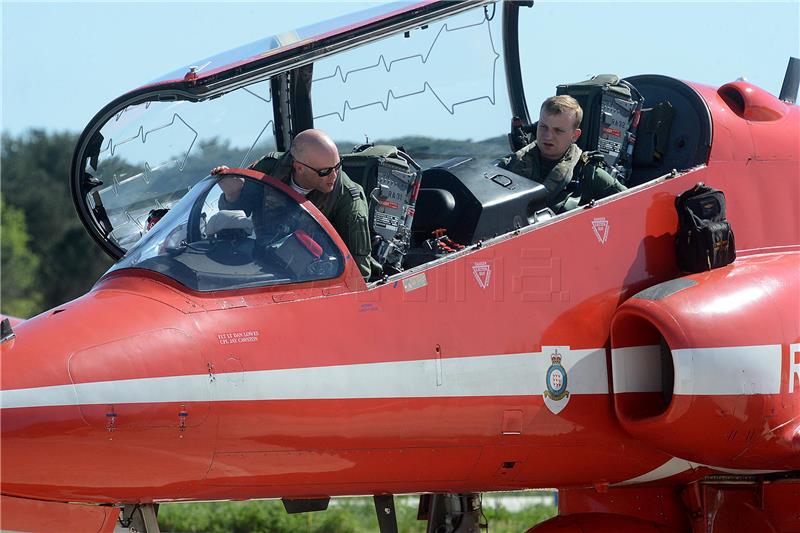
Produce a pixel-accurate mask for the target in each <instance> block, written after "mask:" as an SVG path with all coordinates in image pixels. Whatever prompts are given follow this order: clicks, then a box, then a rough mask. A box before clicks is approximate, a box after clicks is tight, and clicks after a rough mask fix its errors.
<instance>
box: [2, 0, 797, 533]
mask: <svg viewBox="0 0 800 533" xmlns="http://www.w3.org/2000/svg"><path fill="white" fill-rule="evenodd" d="M520 8H521V6H520V3H512V2H506V3H497V4H491V3H489V2H475V1H469V2H464V1H462V2H444V3H440V2H430V1H422V2H416V3H410V4H391V5H387V6H381V7H378V8H374V9H371V10H368V11H366V12H364V13H362V14H360V15H357V16H354V17H349V18H345V19H339V20H336V21H332V22H331V23H327V24H319V25H314V26H310V27H307V28H303V29H301V30H297V31H295V32H291V33H287V34H283V35H280V36H275V37H270V38H268V39H265V40H263V41H259V42H256V43H253V44H252V45H248V46H245V47H242V48H239V49H236V50H233V51H231V52H228V53H225V54H221V55H219V56H215V57H212V58H209V59H207V60H204V61H201V62H198V63H197V64H194V65H192V66H191V67H187V68H185V69H181V70H179V71H177V72H175V73H172V74H169V75H167V76H165V77H164V78H162V79H160V80H157V81H155V82H153V83H151V84H149V85H146V86H144V87H141V88H139V89H137V90H134V91H132V92H129V93H127V94H125V95H123V96H121V97H120V98H118V99H116V100H114V101H113V102H111V103H110V104H108V105H107V106H106V107H104V108H103V109H102V110H101V111H100V112H99V113H98V114H97V115H96V117H95V118H94V119H93V120H92V121H91V122H90V123H89V124H88V126H87V127H86V129H85V130H84V132H83V135H82V136H81V138H80V140H79V144H78V146H77V148H76V152H75V157H74V160H73V168H72V178H71V179H72V188H73V196H74V200H75V203H76V206H77V210H78V213H79V216H80V218H81V220H82V221H83V222H84V224H85V225H86V227H87V230H88V231H89V233H90V234H91V235H92V237H93V238H94V239H95V240H96V241H97V242H98V244H99V245H101V246H102V247H103V248H104V249H105V250H106V251H108V253H109V254H111V255H112V256H113V257H115V258H117V259H119V262H118V263H117V264H116V265H115V266H114V267H112V268H111V269H110V270H109V272H108V273H107V274H106V275H104V276H103V277H102V278H101V279H100V280H99V281H98V282H97V284H96V285H95V286H94V287H93V288H92V290H91V291H90V292H89V293H88V294H86V295H85V296H83V297H81V298H78V299H77V300H75V301H72V302H69V303H66V304H64V305H62V306H59V307H58V308H56V309H53V310H50V311H47V312H45V313H42V314H41V315H39V316H37V317H34V318H32V319H30V320H25V321H17V320H14V321H13V322H10V323H6V324H4V326H3V343H2V367H3V372H2V391H1V392H0V394H1V396H0V400H1V401H0V403H1V405H2V529H4V530H18V531H56V530H59V531H92V532H101V531H112V530H113V529H114V528H115V525H116V524H117V523H118V521H119V523H120V524H121V525H120V526H119V527H120V529H122V528H123V526H124V527H126V528H127V527H132V526H135V527H136V528H138V530H139V531H143V530H145V531H148V532H150V533H152V532H153V531H157V529H158V526H157V523H156V522H155V516H156V510H157V505H156V504H158V503H160V502H174V501H192V500H204V501H205V500H241V499H255V498H282V499H283V500H284V503H285V505H286V508H287V510H288V511H290V512H299V511H311V510H318V509H321V508H324V507H325V506H326V505H327V501H328V499H329V498H330V497H331V496H339V495H374V497H375V501H376V505H377V507H378V509H379V513H378V515H379V523H380V527H381V531H384V532H389V531H393V530H395V529H396V522H395V520H394V516H393V512H394V507H393V503H392V502H393V498H392V495H394V494H404V493H422V494H423V496H422V497H421V501H420V511H421V516H423V517H427V519H428V521H429V522H428V523H429V529H428V530H429V531H474V530H476V528H477V527H478V521H479V518H478V517H479V515H480V512H479V505H478V502H479V500H478V499H477V496H476V495H477V494H478V493H480V492H485V491H504V490H519V489H528V488H536V487H557V488H558V489H559V500H558V503H559V515H558V516H557V517H555V518H553V519H551V520H549V521H547V522H545V523H543V524H540V525H538V526H536V527H534V528H533V529H532V531H535V532H536V533H548V532H555V531H559V532H560V531H583V532H590V533H601V532H611V531H632V532H645V531H648V532H651V531H662V532H677V531H692V532H694V533H700V532H705V533H721V532H754V531H781V532H790V531H800V479H798V474H799V473H800V275H799V274H798V273H799V272H800V214H799V213H800V211H799V210H798V199H799V198H800V175H799V174H800V161H799V160H798V151H799V150H800V133H799V132H800V111H798V107H797V106H795V105H793V100H794V96H792V95H791V93H792V92H794V93H795V95H796V82H792V81H791V77H792V75H793V74H792V72H793V71H791V69H790V71H789V72H788V73H787V79H788V80H789V81H787V82H786V83H785V86H786V87H787V89H786V90H785V91H784V94H782V95H781V97H780V98H776V97H775V96H773V95H771V94H768V93H767V92H765V91H764V90H762V89H760V88H758V87H756V86H754V85H751V84H750V83H748V82H746V81H736V82H732V83H728V84H726V85H723V86H722V87H719V88H715V87H708V86H705V85H700V84H696V83H687V82H683V81H679V80H676V79H673V78H669V77H665V76H659V75H642V76H633V77H630V78H627V79H626V80H624V81H618V80H616V79H615V78H613V77H607V78H600V80H603V79H605V80H606V81H605V82H603V83H589V84H586V85H581V86H575V85H572V86H563V87H560V88H559V92H567V93H569V94H575V95H576V96H578V97H582V98H584V100H583V102H584V104H585V105H584V107H585V108H586V116H585V117H584V124H583V130H584V136H583V137H582V138H581V141H580V142H584V143H587V144H585V145H584V147H585V148H596V149H599V150H600V151H601V153H602V155H603V157H604V158H606V159H607V160H608V159H609V158H610V160H611V163H612V164H617V169H616V170H617V171H618V172H619V175H620V177H621V179H624V180H625V182H626V184H627V186H628V190H627V191H625V192H622V193H618V194H615V195H613V196H611V197H608V198H605V199H602V200H599V201H592V202H584V203H585V205H582V206H580V207H579V208H577V209H573V210H571V211H568V212H566V213H562V214H554V213H552V211H550V210H548V209H547V208H546V202H545V198H544V196H545V193H546V191H544V189H543V187H542V186H541V185H539V184H537V183H535V182H532V181H530V180H527V179H526V178H524V177H521V176H517V175H514V174H512V173H510V172H508V171H506V170H504V169H503V168H500V167H499V166H498V165H497V164H496V163H497V161H496V160H492V159H491V158H489V157H485V156H484V155H481V153H479V152H477V151H473V152H469V153H451V152H448V153H447V154H446V156H447V157H451V156H452V158H451V159H449V160H447V161H444V162H442V160H443V159H446V158H447V157H439V156H440V155H441V152H435V151H434V153H432V154H429V155H426V154H424V153H419V152H420V150H419V149H418V150H417V153H413V151H412V153H410V157H413V158H416V159H417V160H418V161H420V163H421V165H420V166H421V167H423V168H424V170H423V171H419V172H418V167H415V166H414V165H413V164H411V161H410V158H406V157H405V156H404V155H403V154H402V153H401V151H391V149H390V150H389V151H388V152H386V153H385V154H384V156H374V157H369V156H368V155H365V154H370V153H372V154H374V153H375V152H379V151H380V150H384V151H385V150H386V149H385V148H380V147H371V148H368V149H367V150H366V151H365V152H359V153H356V154H352V155H346V156H344V157H343V160H344V162H345V169H346V170H347V171H348V174H349V175H350V176H351V177H353V178H354V179H355V180H356V181H359V182H360V183H361V184H362V185H363V186H364V189H365V191H366V192H367V195H368V197H370V201H371V203H372V208H373V212H372V217H371V218H373V219H374V220H371V223H372V224H373V226H372V229H373V232H374V233H375V235H376V237H377V241H376V242H377V243H378V246H376V249H375V251H374V254H375V256H376V260H378V261H379V262H382V263H383V265H384V276H383V277H379V278H378V279H375V280H373V281H369V282H365V281H364V279H363V278H362V276H361V274H360V273H359V269H358V267H357V266H356V265H355V263H354V261H353V259H352V258H351V257H350V255H349V252H348V250H347V248H346V247H345V246H344V244H343V242H342V239H341V238H340V236H339V235H338V234H337V233H336V231H335V230H334V229H333V227H332V225H331V224H330V223H329V222H328V220H327V219H326V218H325V217H324V216H322V215H321V213H320V212H319V211H318V210H317V209H316V208H315V207H314V206H313V205H312V204H311V203H310V202H309V201H307V200H306V199H305V198H304V197H302V196H300V195H298V194H297V193H296V192H295V191H294V190H292V189H290V188H288V187H287V186H286V185H284V184H283V183H281V182H279V181H277V180H275V179H273V178H271V177H269V176H265V175H263V174H260V173H257V172H254V171H251V170H246V169H241V168H239V169H237V168H236V167H245V166H247V165H248V164H249V163H250V162H251V161H253V160H254V159H256V157H257V156H260V155H261V154H262V153H263V152H262V150H263V151H266V150H269V149H278V150H285V149H286V148H287V147H288V145H289V143H290V141H291V138H292V136H293V135H294V133H296V132H298V131H302V130H304V129H307V128H310V127H313V126H315V125H316V126H317V127H320V128H322V129H325V130H326V131H329V132H331V134H332V135H334V137H335V138H338V139H342V136H341V135H338V137H337V133H336V132H337V131H338V130H337V127H338V126H337V125H338V124H343V123H346V122H347V121H356V122H355V123H356V124H357V127H361V124H362V123H359V122H358V121H359V120H363V125H364V126H363V127H364V129H363V130H360V131H362V132H364V131H366V132H370V134H371V136H372V137H373V138H381V136H382V138H391V137H390V134H391V132H392V131H393V130H396V131H397V132H398V133H397V135H405V134H406V132H407V131H408V128H407V125H408V124H409V123H411V122H416V123H419V121H420V120H423V121H424V117H419V116H418V115H417V116H414V115H412V114H410V113H411V112H410V111H408V110H409V109H411V110H413V109H415V106H417V105H419V109H431V110H432V109H434V108H435V109H436V110H437V111H436V112H441V113H443V114H445V115H448V116H452V117H453V120H458V119H459V118H460V117H464V116H465V114H466V116H467V118H469V119H470V120H476V119H477V120H482V119H481V118H479V117H481V116H483V115H478V113H479V111H474V113H476V114H475V115H471V113H473V111H471V110H472V109H473V107H471V106H474V109H476V110H477V109H478V108H479V106H480V105H484V104H486V105H488V106H489V107H490V111H491V113H494V114H496V115H502V117H503V118H502V120H507V119H508V117H510V116H515V117H519V119H518V120H517V122H516V126H517V128H516V130H515V131H516V132H517V133H520V132H524V131H525V130H526V125H527V124H528V123H529V122H530V119H529V113H528V111H527V105H526V102H525V97H524V93H523V89H522V77H521V67H520V61H519V46H518V35H517V33H518V16H519V13H520ZM498 32H500V33H501V39H498V38H497V37H498ZM415 44H418V45H420V46H419V48H418V49H417V48H414V45H415ZM447 44H450V45H453V46H456V47H463V49H464V51H465V53H466V54H468V56H469V57H470V58H471V59H470V61H471V62H472V63H473V64H474V67H475V68H474V70H475V71H476V72H477V71H481V69H483V71H485V72H484V73H486V74H487V76H486V77H485V78H482V79H478V80H477V81H476V80H475V79H470V82H469V83H467V82H460V81H458V80H457V79H455V81H456V83H451V82H452V81H453V80H454V79H451V78H450V76H451V73H447V72H446V68H447V67H448V64H447V61H442V58H443V57H444V56H443V55H442V54H441V53H439V52H440V50H441V47H443V46H445V45H447ZM384 45H385V46H386V48H380V47H381V46H384ZM471 47H474V50H473V49H472V48H471ZM417 52H419V53H417ZM437 61H438V63H437ZM790 64H791V63H790ZM410 67H415V68H422V69H427V70H426V71H425V73H424V74H422V75H421V76H417V75H413V74H410V73H409V72H411V71H412V69H411V68H410ZM460 70H461V71H462V72H460V73H455V74H452V75H456V74H464V72H463V70H464V69H460ZM366 75H369V76H370V77H369V78H368V80H369V81H368V82H367V81H365V79H367V78H361V77H360V76H366ZM795 75H796V74H795ZM487 80H488V81H487ZM596 81H597V80H595V82H596ZM481 83H484V85H481ZM502 84H505V85H506V88H505V90H506V92H507V94H508V97H507V98H508V100H507V103H508V110H507V111H503V110H499V109H498V107H497V106H498V103H499V102H501V101H505V100H504V98H505V96H504V95H501V93H503V91H502V90H501V91H496V87H498V86H500V85H502ZM792 86H794V90H792ZM312 88H314V91H313V93H312V90H311V89H312ZM454 91H455V92H454ZM458 91H460V92H458ZM582 91H583V92H582ZM376 95H377V96H376ZM592 95H595V96H597V95H599V96H597V98H598V99H597V100H596V101H595V100H592V98H594V96H592ZM326 98H327V100H326ZM415 98H416V100H415ZM337 99H338V100H337ZM330 100H333V101H334V103H335V105H333V104H330ZM420 102H421V103H420ZM598 102H599V104H598ZM423 104H424V105H423ZM429 104H430V105H429ZM426 105H427V106H428V107H425V106H426ZM404 106H405V107H404ZM436 106H438V107H436ZM397 110H399V112H398V113H396V114H395V115H391V116H392V117H393V118H392V120H391V121H389V120H383V119H381V118H380V117H381V115H380V113H385V114H386V115H385V116H390V114H391V113H392V112H393V111H397ZM366 111H369V112H370V114H369V116H370V118H369V119H364V118H363V117H365V116H366ZM373 112H376V113H377V115H378V119H375V113H373ZM433 113H434V111H431V114H433ZM506 113H508V114H506ZM434 123H435V121H433V120H431V121H430V124H434ZM430 127H431V128H434V126H433V125H431V126H430ZM367 128H374V129H375V131H377V132H378V133H377V134H372V133H371V132H372V131H373V130H372V129H367ZM593 128H594V129H593ZM527 129H530V128H527ZM593 131H594V133H592V132H593ZM383 132H388V133H383ZM237 135H238V137H237ZM397 135H396V136H397ZM217 136H218V137H219V138H220V139H229V142H227V141H226V142H227V144H226V143H225V142H222V143H220V142H217V140H216V137H217ZM512 137H513V135H512ZM349 140H353V139H352V138H350V139H349ZM396 144H399V143H396ZM479 145H480V143H475V145H474V146H472V148H470V149H473V148H474V150H478V149H479V148H480V146H479ZM454 150H455V151H456V152H458V150H461V149H460V148H457V149H454ZM463 150H466V149H463ZM626 151H627V152H626ZM505 152H506V153H507V152H508V147H506V149H505ZM386 154H388V155H386ZM502 155H503V152H500V153H494V157H495V158H497V157H500V156H502ZM437 158H438V159H437ZM387 161H394V162H395V163H398V162H399V166H395V167H392V166H391V165H388V166H387V164H388V163H387ZM403 163H406V165H405V166H403ZM217 164H226V165H228V166H230V167H233V169H232V170H228V171H226V172H225V173H223V174H222V175H221V176H208V172H209V169H210V168H212V167H213V166H215V165H217ZM375 168H377V169H378V170H377V177H378V182H377V184H376V183H374V182H370V179H373V180H374V179H375V175H374V174H370V172H372V171H373V170H374V169H375ZM370 169H372V170H370ZM387 169H388V170H387ZM231 176H238V177H241V178H244V180H245V181H246V184H247V185H246V186H247V187H249V188H250V189H251V190H252V191H254V192H253V194H254V195H255V197H256V198H257V203H256V205H257V208H258V209H260V208H262V207H263V209H264V212H263V214H261V216H260V218H259V217H257V216H255V215H254V214H251V213H246V212H245V211H239V212H230V211H228V212H225V211H224V210H220V209H219V201H218V199H219V196H220V194H221V191H220V187H219V181H220V180H221V179H224V178H227V177H231ZM420 176H421V178H420ZM420 180H421V181H420ZM698 182H704V183H705V184H707V185H710V186H712V187H714V188H716V189H719V190H721V191H723V192H724V193H725V194H726V198H727V208H728V210H727V214H728V220H729V221H730V223H731V224H732V227H733V229H734V231H735V237H736V248H737V254H738V257H737V259H736V260H735V261H734V262H733V263H731V264H728V265H727V266H723V267H721V268H715V269H712V270H708V271H703V272H698V273H694V274H688V275H687V274H684V273H682V272H681V271H679V269H678V267H677V263H676V252H675V235H676V232H677V229H678V217H677V214H676V210H675V199H676V197H677V196H678V195H680V194H681V193H682V192H683V191H686V190H687V189H690V188H691V187H693V186H694V185H695V184H696V183H698ZM398 184H400V185H398ZM371 185H374V188H372V187H371ZM403 186H405V187H406V188H405V189H403ZM393 193H397V196H396V200H398V201H399V202H400V203H399V204H398V203H397V202H394V203H393V202H392V201H390V200H389V199H388V198H390V197H391V195H392V194H393ZM406 193H409V194H406ZM404 195H405V196H404ZM392 210H394V211H392ZM148 219H149V220H148ZM381 231H384V232H386V231H391V232H394V237H392V236H390V237H386V236H385V234H381ZM384 237H385V238H384ZM381 239H383V240H381ZM378 241H379V242H378Z"/></svg>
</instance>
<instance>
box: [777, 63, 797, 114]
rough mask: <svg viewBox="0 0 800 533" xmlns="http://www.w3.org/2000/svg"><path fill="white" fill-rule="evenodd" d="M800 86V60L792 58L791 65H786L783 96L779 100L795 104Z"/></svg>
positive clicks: (782, 89)
mask: <svg viewBox="0 0 800 533" xmlns="http://www.w3.org/2000/svg"><path fill="white" fill-rule="evenodd" d="M798 86H800V59H798V58H796V57H790V58H789V64H788V65H786V75H785V76H784V77H783V85H781V94H780V96H778V98H780V99H781V100H783V101H784V102H787V103H789V104H794V103H795V102H797V88H798Z"/></svg>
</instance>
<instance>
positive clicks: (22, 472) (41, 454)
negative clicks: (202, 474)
mask: <svg viewBox="0 0 800 533" xmlns="http://www.w3.org/2000/svg"><path fill="white" fill-rule="evenodd" d="M156 290H157V289H156ZM152 295H153V293H152V292H151V293H150V296H151V297H144V296H143V295H140V294H135V293H132V292H127V293H126V292H123V291H118V290H115V291H111V290H95V291H93V292H92V293H90V294H88V295H86V296H84V297H82V298H80V299H78V300H75V301H73V302H71V303H69V304H66V305H64V306H61V307H59V308H58V309H55V310H52V311H49V312H47V313H44V314H42V315H39V316H38V317H35V318H33V319H31V320H28V321H26V322H24V323H22V324H19V325H18V326H17V327H15V333H16V337H15V338H14V339H13V340H12V341H7V342H5V343H3V344H2V363H3V371H2V373H0V431H1V432H2V445H3V453H2V456H1V457H0V459H1V460H2V472H3V492H4V494H10V495H14V496H19V497H29V498H43V499H55V498H66V499H67V500H69V501H81V498H80V495H81V494H84V495H85V494H87V493H86V492H85V491H84V492H81V491H82V490H84V489H80V487H84V488H87V489H85V490H89V489H88V488H91V487H98V486H101V485H104V484H105V486H106V487H113V486H114V480H113V477H114V476H116V475H118V474H117V473H118V470H119V464H118V461H119V454H120V453H128V454H131V453H134V452H135V451H136V450H139V449H140V447H141V446H142V443H141V442H138V443H137V442H132V441H131V442H129V443H128V444H126V442H128V441H126V439H131V438H134V437H135V438H138V435H140V434H143V430H144V429H147V428H151V427H152V428H164V427H166V428H170V427H171V428H175V433H176V434H177V433H178V432H179V431H182V430H183V426H185V427H186V428H188V430H191V428H193V427H195V426H197V425H199V424H201V423H202V422H203V421H204V420H205V417H206V416H207V414H208V400H207V398H206V399H205V401H201V400H203V399H202V398H200V399H199V400H198V399H197V398H192V399H194V400H198V401H196V402H194V403H190V402H188V401H186V402H183V401H182V399H183V397H182V396H181V395H182V394H183V393H184V392H185V391H184V390H182V389H181V388H180V387H177V386H176V387H173V388H172V389H170V390H172V391H174V394H173V396H175V397H176V399H175V400H174V401H172V400H171V399H170V398H164V399H159V400H160V401H158V403H154V402H156V401H157V400H154V399H152V398H149V397H148V394H149V392H150V391H149V389H148V388H147V385H148V383H150V382H151V381H154V380H155V381H157V380H159V379H164V377H165V376H177V378H173V379H177V380H179V379H180V378H181V376H186V375H188V377H189V378H196V380H197V379H199V377H202V378H207V376H208V368H207V364H208V363H207V362H206V361H205V360H204V359H203V355H202V350H200V349H199V346H198V345H197V343H196V342H195V337H193V336H192V335H190V333H187V332H191V331H192V330H191V329H190V327H191V322H189V320H191V317H190V316H187V314H186V313H184V312H181V311H180V310H178V309H176V308H175V307H173V306H171V305H167V304H165V303H163V302H161V301H158V300H157V299H156V298H153V297H152ZM190 363H191V364H190ZM207 389H208V387H207V386H206V387H205V389H204V388H203V387H198V390H201V391H203V390H205V391H206V392H207ZM179 428H180V429H179ZM188 432H189V431H187V433H188ZM148 438H149V437H148ZM212 440H213V439H212ZM176 441H177V440H176ZM170 442H172V441H170ZM126 446H130V447H131V448H130V449H127V448H125V447H126ZM141 449H143V448H141ZM131 450H133V451H131ZM137 453H138V452H137ZM164 453H168V454H169V456H170V461H172V462H174V463H176V464H178V463H181V462H182V460H183V459H182V458H181V457H180V456H175V457H173V456H174V454H173V453H172V452H169V451H164ZM67 456H68V457H69V460H64V458H65V457H67ZM198 464H201V465H202V466H201V467H202V468H205V467H207V465H206V464H204V463H202V462H200V463H198ZM190 467H191V465H189V466H187V468H190ZM194 467H195V468H198V467H197V466H196V465H195V466H194ZM104 472H107V474H106V473H104ZM198 475H199V474H198ZM146 482H147V480H143V481H142V483H146ZM93 490H94V489H93ZM96 490H100V489H96Z"/></svg>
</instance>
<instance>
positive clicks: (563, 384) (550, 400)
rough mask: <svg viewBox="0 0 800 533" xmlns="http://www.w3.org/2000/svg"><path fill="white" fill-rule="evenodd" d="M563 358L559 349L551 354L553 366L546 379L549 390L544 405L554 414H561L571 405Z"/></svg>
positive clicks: (545, 394) (545, 393)
mask: <svg viewBox="0 0 800 533" xmlns="http://www.w3.org/2000/svg"><path fill="white" fill-rule="evenodd" d="M561 357H562V356H561V354H560V353H558V349H557V348H556V349H555V350H554V351H553V353H552V354H550V361H551V363H552V364H551V365H550V368H548V369H547V375H546V377H545V384H546V385H547V390H546V391H544V403H545V405H546V406H547V408H548V409H550V411H552V413H553V414H558V413H560V412H561V410H562V409H564V408H565V407H566V406H567V403H569V391H568V390H567V384H568V377H567V371H566V369H565V368H564V367H563V366H561Z"/></svg>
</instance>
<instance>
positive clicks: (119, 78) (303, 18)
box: [0, 0, 800, 137]
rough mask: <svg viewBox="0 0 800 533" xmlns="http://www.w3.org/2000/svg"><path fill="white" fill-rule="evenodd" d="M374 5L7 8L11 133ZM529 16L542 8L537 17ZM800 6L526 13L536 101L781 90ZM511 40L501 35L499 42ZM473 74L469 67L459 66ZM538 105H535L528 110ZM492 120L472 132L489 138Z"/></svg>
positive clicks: (62, 125) (570, 6) (799, 38)
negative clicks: (747, 87)
mask: <svg viewBox="0 0 800 533" xmlns="http://www.w3.org/2000/svg"><path fill="white" fill-rule="evenodd" d="M371 5H374V2H372V3H369V2H338V1H319V2H311V3H309V2H292V3H289V2H277V1H273V2H246V3H227V2H140V3H122V2H117V3H97V2H83V3H63V2H58V3H41V2H24V3H23V2H7V1H5V0H3V3H2V64H3V73H2V80H3V83H2V124H0V126H1V127H2V130H3V131H4V132H9V133H11V134H14V135H17V134H20V133H22V132H24V131H26V130H27V129H29V128H44V129H47V130H57V131H62V130H69V131H75V132H79V131H81V130H82V129H83V127H84V126H85V125H86V124H87V122H88V121H89V120H90V119H91V118H92V116H94V114H95V113H96V112H97V111H99V110H100V109H101V108H102V107H103V106H104V105H105V104H107V103H108V102H110V101H111V100H113V99H114V98H116V97H117V96H119V95H121V94H123V93H125V92H127V91H129V90H131V89H134V88H136V87H138V86H140V85H143V84H145V83H147V82H148V81H150V80H153V79H156V78H158V77H159V76H161V75H162V74H165V73H166V72H169V71H172V70H174V69H176V68H178V67H182V66H184V65H188V64H191V63H192V62H193V61H195V60H197V59H200V58H203V57H207V56H210V55H213V54H215V53H218V52H221V51H224V50H227V49H230V48H234V47H236V46H239V45H242V44H245V43H248V42H251V41H255V40H258V39H261V38H264V37H266V36H268V35H271V34H275V33H280V32H284V31H287V30H290V29H293V28H297V27H300V26H303V25H307V24H310V23H313V22H318V21H320V20H324V19H327V18H332V17H335V16H338V15H341V14H344V13H348V12H353V11H357V10H361V9H365V8H368V7H370V6H371ZM527 11H530V13H527ZM799 26H800V0H790V1H783V2H722V1H719V2H706V3H698V2H687V1H682V2H655V1H644V2H642V1H639V2H608V1H584V2H558V1H546V0H541V1H537V2H536V5H535V7H534V8H533V9H532V10H523V20H522V37H521V46H522V49H523V52H522V60H523V69H524V72H525V82H526V93H527V95H528V97H529V102H530V101H531V100H540V99H542V98H544V97H546V96H548V95H550V94H553V92H554V88H555V85H556V84H558V83H564V82H572V81H579V80H581V79H585V78H587V77H589V76H591V75H593V74H598V73H603V72H614V73H618V74H620V75H623V76H626V75H633V74H649V73H660V74H666V75H670V76H673V77H677V78H680V79H688V80H695V81H700V82H703V83H706V84H709V85H715V86H718V85H721V84H723V83H725V82H728V81H733V80H735V79H736V78H738V77H740V76H745V77H746V78H747V79H748V80H749V81H751V82H753V83H756V84H758V85H761V86H763V87H764V88H765V89H767V90H768V91H770V92H773V93H777V92H778V91H779V89H780V85H781V82H782V79H783V75H784V71H785V68H786V63H787V61H788V57H789V56H790V55H794V56H800V31H799V30H798V27H799ZM498 37H499V36H498ZM454 60H455V61H463V62H464V63H465V66H466V65H468V61H469V58H455V59H454ZM529 107H533V106H531V104H530V103H529ZM478 128H479V125H476V131H475V132H467V133H469V134H470V135H471V136H472V135H473V134H474V136H475V137H480V134H479V132H478Z"/></svg>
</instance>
